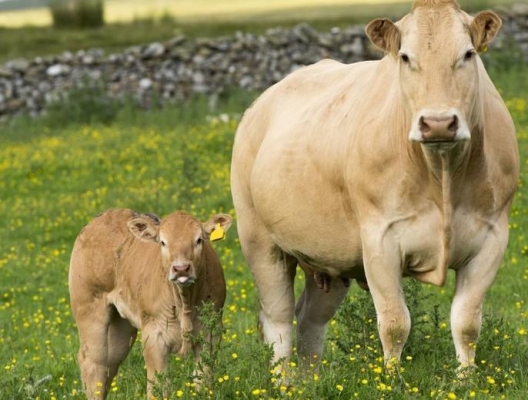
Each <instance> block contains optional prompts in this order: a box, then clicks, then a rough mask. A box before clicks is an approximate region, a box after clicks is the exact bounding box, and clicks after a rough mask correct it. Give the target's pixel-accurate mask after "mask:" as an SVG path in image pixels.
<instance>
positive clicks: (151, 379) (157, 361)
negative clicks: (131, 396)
mask: <svg viewBox="0 0 528 400" xmlns="http://www.w3.org/2000/svg"><path fill="white" fill-rule="evenodd" d="M141 341H142V345H143V358H144V359H145V366H146V367H147V399H149V400H150V399H152V398H155V396H154V393H153V392H154V386H155V385H156V384H157V383H158V382H157V376H156V374H159V373H162V372H165V371H166V369H167V362H168V357H169V353H170V348H169V347H168V346H167V344H166V343H165V340H164V339H163V337H162V334H161V332H160V331H159V330H158V329H156V328H152V329H151V328H150V327H144V328H143V331H142V336H141ZM159 383H160V384H161V385H162V387H163V390H165V387H164V386H165V382H164V381H162V382H159Z"/></svg>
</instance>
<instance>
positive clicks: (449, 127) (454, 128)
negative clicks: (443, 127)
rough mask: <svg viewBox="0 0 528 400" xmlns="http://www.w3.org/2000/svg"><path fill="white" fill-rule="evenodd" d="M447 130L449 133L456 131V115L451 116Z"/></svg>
mask: <svg viewBox="0 0 528 400" xmlns="http://www.w3.org/2000/svg"><path fill="white" fill-rule="evenodd" d="M447 129H448V130H449V131H450V132H456V131H457V130H458V117H457V116H456V115H454V116H453V120H452V122H451V123H450V124H449V126H448V127H447Z"/></svg>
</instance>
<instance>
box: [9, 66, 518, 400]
mask: <svg viewBox="0 0 528 400" xmlns="http://www.w3.org/2000/svg"><path fill="white" fill-rule="evenodd" d="M493 77H494V79H495V81H496V82H497V84H498V86H499V87H500V88H501V90H502V93H503V96H504V98H505V100H506V102H507V105H508V107H509V109H510V111H511V113H512V115H513V117H514V119H515V122H516V125H517V127H518V137H519V142H520V148H521V159H522V160H523V161H522V175H521V181H520V188H519V191H518V193H517V195H516V198H515V203H514V206H513V209H512V213H511V234H510V244H509V247H508V250H507V253H506V255H505V258H504V262H503V264H502V267H501V269H500V271H499V274H498V276H497V279H496V281H495V284H494V285H493V287H492V289H491V290H490V293H489V296H488V298H487V302H486V304H485V310H484V314H485V322H484V326H483V332H482V335H481V340H480V342H479V345H478V359H477V363H478V366H479V368H478V370H477V371H476V372H475V374H474V375H473V376H471V377H470V378H469V379H468V380H467V381H459V380H458V379H456V376H455V373H454V368H455V363H454V349H453V345H452V342H451V338H450V332H449V302H450V298H451V293H452V286H453V282H452V278H453V277H452V276H450V279H449V282H448V284H447V285H446V287H444V288H436V287H431V286H425V285H418V284H413V283H412V281H409V282H407V293H408V295H409V300H408V303H409V306H410V309H411V313H412V315H413V324H414V325H413V326H414V328H413V332H412V335H411V338H410V340H409V342H408V345H407V346H406V348H405V350H404V354H403V363H402V365H401V367H400V370H399V373H398V374H388V373H387V372H386V371H385V370H384V369H383V368H382V357H381V346H380V343H379V340H378V338H377V333H376V323H375V315H374V312H373V307H372V302H371V300H370V298H369V296H368V294H365V293H364V292H362V291H361V290H360V289H358V288H357V286H356V285H353V286H352V289H351V291H350V296H349V299H348V301H347V302H346V304H344V306H343V309H342V311H341V312H340V313H339V314H338V316H336V318H335V320H334V321H332V323H331V324H330V326H329V332H328V339H327V341H326V345H325V352H324V358H323V360H322V366H321V369H320V370H319V372H318V373H315V372H314V373H313V374H312V375H310V376H301V375H294V378H293V379H292V382H291V385H290V386H287V387H286V386H281V385H280V383H279V381H277V377H275V376H274V375H272V373H271V372H270V367H269V365H268V360H269V356H270V354H269V351H268V350H267V349H266V347H265V346H263V345H262V344H261V343H260V342H259V340H258V334H257V330H256V310H257V302H256V295H255V288H254V284H253V281H252V278H251V276H250V274H249V272H248V270H247V267H246V265H245V261H244V259H243V257H242V255H241V252H240V249H239V245H238V241H237V235H236V228H232V230H231V231H230V232H228V239H227V240H226V241H223V242H218V243H216V244H215V248H216V250H217V251H218V253H219V255H220V257H221V260H222V262H223V265H224V267H225V273H226V278H227V285H228V299H227V304H226V308H225V313H224V323H225V332H224V334H223V337H224V340H223V343H222V347H221V349H220V352H219V357H218V363H217V365H216V366H215V369H214V385H213V387H212V388H211V390H210V391H207V392H200V393H197V392H196V390H195V388H194V387H193V384H192V383H191V380H190V374H191V372H192V365H191V363H190V361H189V360H182V359H180V358H178V357H172V358H171V365H170V371H169V375H170V378H171V382H172V386H171V398H179V397H182V398H193V397H194V398H210V399H235V398H240V399H247V398H252V399H271V398H294V399H322V398H327V399H334V398H335V399H337V398H342V399H351V398H359V399H382V398H386V399H407V398H432V399H461V398H478V399H488V398H494V399H500V398H504V399H524V398H525V395H526V393H527V392H528V376H527V371H528V346H527V345H528V291H527V290H526V287H527V285H528V264H527V260H528V258H527V257H528V231H527V228H526V227H527V226H528V216H527V214H528V192H527V188H526V180H527V179H528V165H527V163H526V162H525V159H526V155H527V154H528V128H527V126H528V105H527V102H528V95H527V93H528V74H527V71H526V69H521V70H518V71H517V70H497V71H494V74H493ZM512 83H513V84H512ZM250 100H251V96H249V95H247V94H245V95H242V94H235V95H233V96H232V97H231V98H230V99H229V101H226V102H224V103H222V109H221V110H219V112H222V113H226V115H228V116H229V117H225V115H222V116H219V115H215V116H209V115H208V112H207V107H206V101H205V100H203V99H197V100H195V101H193V102H191V103H189V104H186V105H182V106H178V107H175V108H173V109H167V110H164V111H152V112H150V113H141V112H138V111H136V110H134V109H131V108H124V109H122V110H121V111H119V115H118V116H117V119H116V121H114V122H113V123H112V124H110V125H109V126H104V125H100V124H96V123H95V124H91V125H89V126H88V125H66V126H64V127H60V128H54V129H51V128H50V126H49V125H48V123H47V122H46V120H40V121H25V120H19V121H15V122H13V123H12V124H10V125H7V126H4V127H3V132H2V133H1V135H0V140H1V145H0V176H1V179H0V220H1V221H2V222H3V224H2V225H3V229H2V230H1V231H0V276H1V280H0V398H1V399H70V398H83V395H82V393H81V390H82V388H81V383H80V379H79V372H78V367H77V363H76V353H77V348H78V343H77V333H76V329H75V326H74V323H73V321H72V317H71V313H70V309H69V300H68V288H67V271H68V262H69V253H70V251H71V247H72V244H73V241H74V239H75V236H76V234H77V233H78V232H79V230H80V229H81V228H82V226H83V225H84V224H86V223H87V222H88V221H89V220H90V219H91V218H92V217H93V216H95V215H96V214H98V213H99V212H100V211H103V210H105V209H109V208H116V207H130V208H134V209H137V210H140V211H146V212H156V213H158V214H159V215H165V214H168V213H169V212H171V211H172V210H174V209H180V208H181V209H186V210H188V211H191V212H192V213H194V214H195V215H196V216H198V217H200V218H202V219H204V220H205V219H206V218H207V217H209V216H210V215H212V214H213V213H215V212H228V213H230V214H231V215H234V210H233V206H232V202H231V198H230V189H229V160H230V152H231V145H232V140H233V135H234V132H235V129H236V124H237V118H238V116H239V114H240V113H241V112H242V111H243V110H244V108H245V107H246V106H247V104H248V103H249V101H250ZM47 121H50V120H47ZM299 284H302V279H301V280H300V282H299ZM291 367H292V370H293V371H294V373H295V371H296V365H295V358H294V359H293V360H292V364H291ZM145 379H146V378H145V371H144V368H143V361H142V358H141V350H140V345H139V344H136V346H135V348H134V349H133V351H132V352H131V354H130V356H129V358H128V359H127V360H126V361H125V363H124V365H123V366H122V368H121V370H120V373H119V374H118V377H117V379H116V381H115V383H114V385H113V386H112V397H111V398H114V399H133V398H142V396H143V394H144V388H145Z"/></svg>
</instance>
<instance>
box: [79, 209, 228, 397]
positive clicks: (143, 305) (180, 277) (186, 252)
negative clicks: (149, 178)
mask: <svg viewBox="0 0 528 400" xmlns="http://www.w3.org/2000/svg"><path fill="white" fill-rule="evenodd" d="M230 225H231V217H230V216H229V215H226V214H217V215H215V216H213V217H212V218H211V219H209V220H208V221H207V222H206V223H204V224H203V225H202V223H200V221H198V220H197V219H195V218H193V217H191V216H190V215H189V214H186V213H184V212H174V213H172V214H170V215H169V216H167V217H166V218H164V219H163V220H161V221H160V220H159V219H158V218H157V217H155V216H153V215H149V214H139V213H136V212H134V211H132V210H111V211H107V212H105V213H103V214H101V215H100V216H98V217H97V218H95V219H94V220H93V221H92V222H90V223H89V224H88V225H87V226H86V227H85V228H84V229H83V230H82V231H81V233H79V235H78V236H77V240H76V241H75V245H74V247H73V251H72V256H71V262H70V276H69V286H70V297H71V306H72V310H73V316H74V317H75V321H76V323H77V328H78V330H79V339H80V349H79V364H80V367H81V374H82V380H83V383H84V386H85V388H86V395H87V397H88V398H89V399H104V398H105V397H106V394H107V392H108V389H109V387H110V384H111V383H112V379H113V378H114V376H115V375H116V373H117V370H118V368H119V365H120V364H121V363H122V362H123V360H124V359H125V358H126V356H127V354H128V352H129V350H130V348H131V347H132V345H133V344H134V342H135V339H136V334H137V331H138V329H141V330H142V335H141V340H142V345H143V357H144V359H145V364H146V367H147V378H148V386H147V393H148V398H149V399H150V398H151V397H152V388H153V386H152V384H153V382H154V381H155V379H156V373H157V372H163V371H164V370H165V369H166V367H167V362H168V357H169V354H170V353H171V352H172V353H176V352H179V353H180V354H184V355H185V354H187V353H190V352H193V353H194V356H195V360H196V361H198V359H199V357H200V351H201V345H200V343H199V342H195V343H193V342H192V340H191V339H192V338H191V337H190V335H195V336H196V335H198V334H199V332H200V329H201V323H200V320H199V318H198V317H199V307H200V306H201V305H202V303H203V302H205V301H211V302H213V303H214V308H215V309H216V310H217V311H220V310H221V308H222V306H223V305H224V300H225V295H226V288H225V281H224V274H223V270H222V266H221V265H220V261H219V260H218V257H217V255H216V253H215V252H214V250H213V248H212V247H211V245H210V243H209V241H208V240H209V235H211V234H212V233H214V234H215V235H216V236H218V233H220V237H221V236H222V235H223V232H224V231H225V230H227V229H228V228H229V226H230ZM211 239H213V236H211ZM218 323H221V320H219V321H218ZM216 339H218V338H212V337H208V340H209V341H213V340H216Z"/></svg>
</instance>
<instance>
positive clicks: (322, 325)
mask: <svg viewBox="0 0 528 400" xmlns="http://www.w3.org/2000/svg"><path fill="white" fill-rule="evenodd" d="M305 277H306V286H305V288H304V290H303V292H302V294H301V297H300V298H299V300H298V302H297V306H296V308H295V314H296V317H297V353H298V355H299V361H300V363H301V366H302V367H303V369H308V368H309V367H310V366H311V365H314V366H315V365H317V364H318V362H319V360H320V359H321V355H322V352H323V341H324V338H325V335H326V325H327V323H328V321H330V319H331V318H332V317H333V316H334V314H335V312H336V311H337V308H338V307H339V305H340V304H341V302H342V301H343V299H344V298H345V296H346V294H347V291H348V287H347V286H345V285H344V283H343V280H341V279H332V280H331V281H330V284H329V288H328V289H329V290H328V292H325V290H323V289H321V288H319V286H318V285H317V282H316V281H315V279H314V274H313V272H312V271H309V272H306V271H305Z"/></svg>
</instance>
